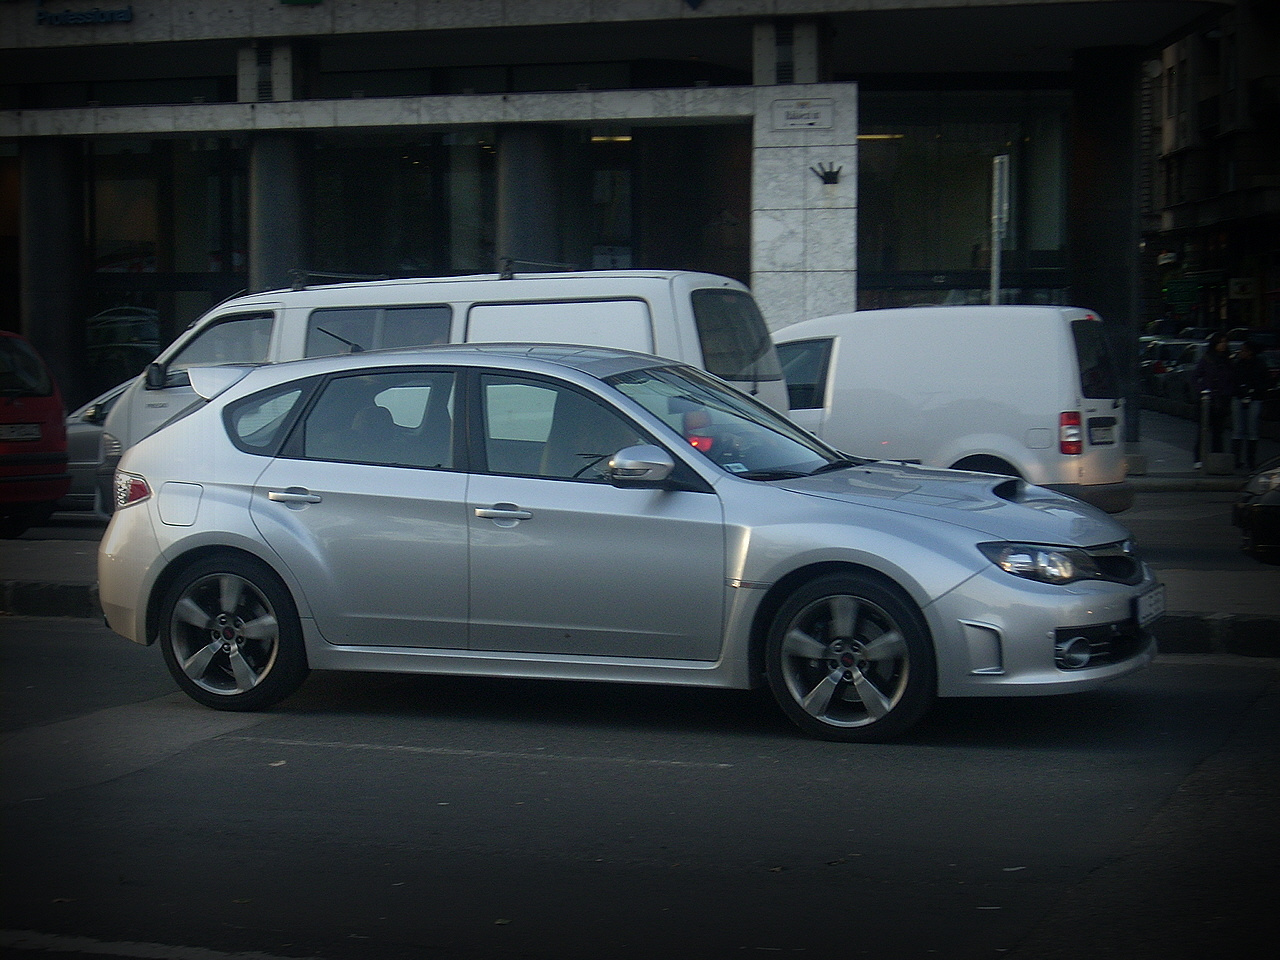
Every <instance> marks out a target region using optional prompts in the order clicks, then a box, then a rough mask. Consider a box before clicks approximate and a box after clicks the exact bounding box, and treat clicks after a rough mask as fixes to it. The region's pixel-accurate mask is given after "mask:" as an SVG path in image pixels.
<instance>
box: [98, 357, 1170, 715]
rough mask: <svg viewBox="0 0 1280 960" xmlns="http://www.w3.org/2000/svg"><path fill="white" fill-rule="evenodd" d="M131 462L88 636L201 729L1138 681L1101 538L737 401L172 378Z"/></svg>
mask: <svg viewBox="0 0 1280 960" xmlns="http://www.w3.org/2000/svg"><path fill="white" fill-rule="evenodd" d="M190 376H191V379H192V386H193V387H194V388H195V390H196V392H197V393H198V394H199V395H200V396H201V397H202V398H203V402H201V403H198V404H197V405H196V406H195V407H194V408H192V409H190V410H188V411H187V412H185V413H184V414H182V415H180V416H178V417H177V418H175V419H174V420H173V421H171V422H170V423H168V424H167V425H165V426H164V427H162V428H161V429H160V430H158V431H157V432H156V433H154V434H152V435H151V436H150V437H148V438H146V439H145V440H143V441H142V442H140V443H139V444H137V445H136V446H135V447H133V448H132V449H131V450H129V451H128V452H127V453H126V454H125V456H124V458H123V460H122V461H121V463H120V466H119V470H118V472H117V474H116V478H115V496H116V511H115V514H114V516H113V517H112V520H111V524H110V526H109V527H108V529H107V532H106V534H105V536H104V538H103V541H102V545H101V548H100V552H99V559H98V575H99V590H100V596H101V601H102V606H103V609H104V611H105V613H106V617H107V621H108V623H109V625H110V626H111V628H112V629H113V630H115V631H117V632H118V633H120V634H123V635H124V636H126V637H128V638H130V639H132V640H135V641H137V642H138V643H142V644H151V643H158V644H159V645H160V647H161V649H162V651H163V653H164V658H165V661H166V663H167V664H168V667H169V670H170V672H171V673H172V674H173V677H174V679H175V680H176V681H177V683H178V685H179V686H180V687H181V688H182V689H183V690H184V691H185V692H186V693H187V694H189V695H190V696H191V697H192V698H194V699H195V700H197V701H199V702H200V703H202V704H205V705H207V706H210V707H213V708H216V709H223V710H256V709H261V708H264V707H267V706H269V705H271V704H273V703H275V702H277V701H279V700H280V699H282V698H284V697H286V696H288V695H289V694H290V693H291V692H293V691H294V690H295V689H296V688H297V686H298V685H299V684H300V683H301V682H302V681H303V679H304V678H305V676H306V675H307V672H308V671H309V670H310V669H321V670H365V671H394V672H404V673H452V674H476V675H488V676H503V677H545V678H557V679H578V680H603V681H617V682H635V683H657V684H685V685H700V686H715V687H732V688H750V687H756V686H763V685H767V686H768V687H769V689H770V690H771V691H772V693H773V695H774V697H775V698H776V699H777V702H778V704H779V705H780V707H781V709H782V710H783V712H785V713H786V715H787V716H788V717H790V718H791V720H793V721H794V722H795V723H796V724H797V725H798V726H799V727H800V728H801V729H803V730H804V731H806V732H808V733H810V734H812V735H814V736H818V737H823V738H827V739H832V740H847V741H875V740H885V739H888V738H892V737H897V736H900V735H902V734H903V733H904V732H905V731H907V730H908V729H909V728H911V727H912V726H913V725H914V724H916V723H917V722H918V721H919V720H920V719H921V718H922V717H923V716H924V714H925V713H926V711H927V710H928V708H929V706H930V704H931V703H932V702H933V700H934V699H935V698H936V697H940V696H941V697H969V696H1008V695H1033V694H1045V693H1064V692H1068V691H1076V690H1087V689H1090V688H1093V687H1095V686H1097V685H1098V684H1100V683H1103V682H1104V681H1107V680H1111V679H1114V678H1116V677H1120V676H1123V675H1125V674H1128V673H1130V672H1132V671H1134V670H1137V669H1139V668H1141V667H1143V666H1145V665H1146V664H1147V663H1148V662H1149V661H1150V660H1151V658H1152V656H1153V654H1154V651H1155V641H1154V640H1153V638H1152V636H1151V634H1150V632H1149V628H1150V626H1151V624H1152V622H1153V621H1154V620H1156V619H1157V618H1158V617H1159V616H1160V615H1161V613H1162V612H1163V610H1164V592H1163V587H1162V586H1161V585H1160V584H1159V583H1158V582H1157V581H1156V579H1155V578H1154V577H1153V576H1152V573H1151V571H1150V570H1149V569H1148V568H1147V566H1146V565H1145V564H1144V563H1143V562H1142V560H1141V559H1140V558H1139V557H1138V555H1137V553H1136V552H1135V549H1134V544H1133V543H1132V542H1131V540H1130V538H1129V534H1128V533H1127V531H1126V530H1125V529H1124V527H1122V526H1120V525H1119V524H1118V523H1116V522H1115V521H1114V520H1112V519H1111V518H1110V517H1108V516H1107V515H1105V514H1103V513H1101V512H1099V511H1097V510H1095V509H1093V508H1091V507H1089V506H1087V505H1085V504H1083V503H1081V502H1079V501H1077V500H1073V499H1071V498H1069V497H1066V496H1063V495H1060V494H1056V493H1053V492H1051V491H1048V490H1045V489H1042V488H1039V487H1035V486H1029V485H1027V484H1026V483H1024V482H1022V481H1021V480H1019V479H1016V478H1009V477H1001V476H993V475H987V474H976V473H965V472H960V471H953V470H938V469H928V468H922V467H918V466H913V465H910V464H903V463H885V462H876V461H869V460H862V459H857V458H853V457H849V456H847V455H844V454H842V453H840V452H837V451H835V450H833V449H831V448H829V447H827V446H825V445H824V444H822V443H821V442H820V441H818V440H817V439H815V438H814V437H813V436H811V435H810V434H808V433H806V432H805V431H803V430H802V429H800V428H798V427H796V426H795V425H793V424H792V423H791V422H789V421H788V420H786V419H785V418H783V417H781V416H779V415H777V414H776V413H774V412H773V411H771V410H770V409H769V408H768V407H766V406H764V405H763V404H760V403H757V402H756V401H755V400H753V399H752V398H751V397H750V396H749V395H747V394H746V393H742V392H739V391H738V390H737V389H735V388H733V387H730V386H728V385H726V384H725V383H723V382H721V381H719V380H717V379H715V378H714V377H712V376H710V375H708V374H706V373H704V372H702V371H700V370H697V369H694V368H692V367H688V366H685V365H683V364H678V363H674V362H672V361H669V360H663V359H659V358H657V357H650V356H644V355H640V354H634V353H627V352H623V351H618V350H608V349H601V348H595V347H566V346H551V345H535V344H502V345H498V344H491V345H481V346H442V347H428V348H418V349H413V350H405V351H391V352H383V353H364V354H357V355H352V356H344V357H329V358H324V359H318V360H302V361H297V362H292V363H282V364H274V365H270V366H263V367H256V368H248V367H211V368H205V369H193V370H191V371H190Z"/></svg>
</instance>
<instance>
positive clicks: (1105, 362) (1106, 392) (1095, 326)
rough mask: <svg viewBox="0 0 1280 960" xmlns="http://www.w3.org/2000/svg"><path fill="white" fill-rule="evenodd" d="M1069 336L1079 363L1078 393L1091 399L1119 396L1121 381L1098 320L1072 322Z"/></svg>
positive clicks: (1110, 398)
mask: <svg viewBox="0 0 1280 960" xmlns="http://www.w3.org/2000/svg"><path fill="white" fill-rule="evenodd" d="M1071 334H1072V336H1073V337H1074V338H1075V342H1076V356H1077V358H1079V361H1080V392H1081V393H1082V394H1083V395H1084V396H1086V397H1088V398H1089V399H1090V400H1114V399H1116V398H1117V397H1119V396H1120V379H1119V377H1117V376H1116V365H1115V361H1114V360H1113V359H1112V356H1111V350H1110V345H1109V344H1108V343H1107V337H1106V332H1105V331H1104V330H1103V326H1102V324H1101V323H1100V322H1098V321H1097V320H1072V321H1071Z"/></svg>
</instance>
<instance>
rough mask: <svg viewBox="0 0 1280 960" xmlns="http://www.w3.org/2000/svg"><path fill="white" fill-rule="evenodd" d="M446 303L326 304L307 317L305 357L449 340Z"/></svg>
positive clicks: (448, 317) (421, 344) (449, 318)
mask: <svg viewBox="0 0 1280 960" xmlns="http://www.w3.org/2000/svg"><path fill="white" fill-rule="evenodd" d="M452 318H453V310H452V308H451V307H450V306H449V305H448V304H439V303H438V304H421V305H417V306H411V307H327V308H322V309H320V310H313V311H311V316H310V317H308V318H307V345H306V356H308V357H331V356H334V355H336V354H340V353H360V352H361V351H364V350H385V349H390V348H393V347H422V346H426V345H428V344H432V343H448V342H449V326H450V322H451V320H452Z"/></svg>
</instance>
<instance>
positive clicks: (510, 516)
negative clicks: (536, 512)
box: [476, 503, 533, 520]
mask: <svg viewBox="0 0 1280 960" xmlns="http://www.w3.org/2000/svg"><path fill="white" fill-rule="evenodd" d="M476 516H477V517H479V518H480V519H481V520H531V519H532V518H533V514H532V513H530V512H529V511H528V510H521V509H520V508H519V507H518V506H516V505H515V504H514V503H495V504H494V505H493V506H492V507H476Z"/></svg>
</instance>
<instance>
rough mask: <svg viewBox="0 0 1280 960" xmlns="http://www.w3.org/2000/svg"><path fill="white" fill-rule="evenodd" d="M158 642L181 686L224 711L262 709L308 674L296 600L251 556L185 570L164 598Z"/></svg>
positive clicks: (201, 563) (203, 562) (207, 561)
mask: <svg viewBox="0 0 1280 960" xmlns="http://www.w3.org/2000/svg"><path fill="white" fill-rule="evenodd" d="M160 645H161V647H162V648H163V650H164V658H165V662H166V663H167V664H168V666H169V672H170V673H172V674H173V677H174V679H175V680H177V682H178V685H179V686H180V687H182V689H183V690H184V691H185V692H186V693H187V694H188V695H189V696H190V697H191V698H192V699H194V700H197V701H199V702H200V703H203V704H205V705H206V706H210V707H214V708H216V709H219V710H260V709H262V708H263V707H267V706H270V705H271V704H273V703H275V702H277V701H279V700H281V699H283V698H284V697H286V696H288V695H289V694H290V693H292V692H293V691H294V690H295V689H297V687H298V684H300V683H301V682H302V681H303V679H305V677H306V675H307V660H306V651H305V649H304V648H303V643H302V632H301V627H300V625H299V622H298V615H297V613H296V611H295V608H294V605H293V600H292V598H291V597H290V596H289V593H288V591H287V590H286V589H285V587H284V585H283V584H282V583H280V581H279V579H278V578H277V577H276V575H275V574H274V573H272V572H271V571H270V570H269V569H268V568H267V567H266V566H264V565H263V564H261V563H259V562H258V561H256V560H252V559H250V558H247V557H241V556H233V555H227V556H220V557H210V558H206V559H204V560H201V561H198V562H197V563H195V564H193V565H192V566H191V567H188V568H187V569H186V570H184V571H183V572H182V574H181V575H180V576H179V577H178V579H177V580H176V581H175V582H174V583H173V584H172V585H171V586H170V588H169V590H168V591H167V592H166V594H165V599H164V605H163V608H162V610H161V621H160Z"/></svg>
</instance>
